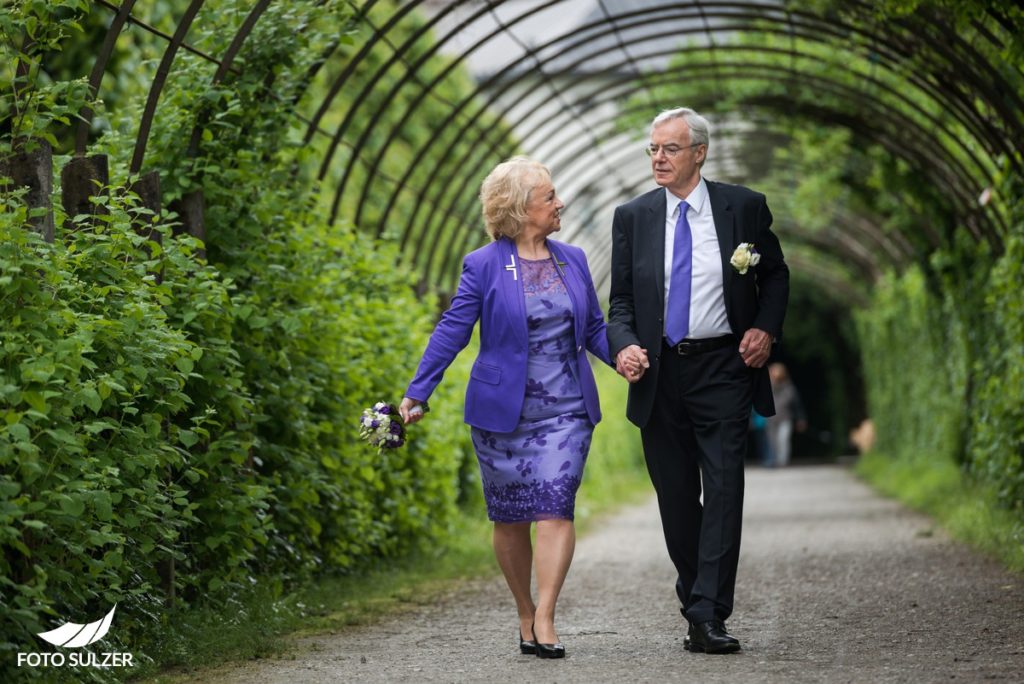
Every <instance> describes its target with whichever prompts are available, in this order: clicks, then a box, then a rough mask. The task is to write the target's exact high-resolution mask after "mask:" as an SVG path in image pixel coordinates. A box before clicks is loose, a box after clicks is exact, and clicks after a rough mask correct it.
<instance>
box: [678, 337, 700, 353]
mask: <svg viewBox="0 0 1024 684" xmlns="http://www.w3.org/2000/svg"><path fill="white" fill-rule="evenodd" d="M676 353H677V354H679V355H680V356H689V355H690V354H696V353H697V345H696V344H695V343H693V342H688V341H686V340H680V341H679V343H677V344H676Z"/></svg>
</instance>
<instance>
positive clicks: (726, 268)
mask: <svg viewBox="0 0 1024 684" xmlns="http://www.w3.org/2000/svg"><path fill="white" fill-rule="evenodd" d="M705 183H706V184H707V187H708V199H709V200H710V201H711V215H712V217H713V218H714V220H715V233H717V234H718V249H719V251H721V253H722V284H723V288H722V289H723V291H724V294H725V308H726V312H727V313H731V312H729V311H728V310H729V302H731V301H732V298H731V297H730V294H731V292H732V270H733V269H732V265H731V264H730V263H729V260H730V259H732V252H733V250H734V249H735V246H736V244H737V241H736V215H735V214H734V213H733V211H732V207H731V206H729V201H728V199H726V197H725V195H724V194H723V193H722V192H721V190H720V188H719V187H718V183H715V182H714V181H709V180H705Z"/></svg>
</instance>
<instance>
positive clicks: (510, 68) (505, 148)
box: [65, 0, 1024, 384]
mask: <svg viewBox="0 0 1024 684" xmlns="http://www.w3.org/2000/svg"><path fill="white" fill-rule="evenodd" d="M90 4H91V7H90V13H89V21H88V23H87V24H86V26H87V33H88V35H89V36H90V48H91V49H90V50H89V51H86V52H85V53H82V55H80V58H82V57H83V55H84V56H85V57H84V58H82V59H81V61H80V63H79V65H78V67H79V69H80V75H81V76H85V75H86V73H87V74H88V78H89V88H90V94H91V95H95V96H97V97H98V98H99V99H100V100H101V101H103V103H104V104H105V107H106V111H105V113H104V114H103V117H101V118H104V120H102V121H97V120H96V118H95V117H94V116H93V114H92V110H91V108H86V109H84V110H83V111H82V117H81V120H80V121H79V122H77V123H76V124H75V126H76V131H75V133H74V135H73V136H69V139H70V138H71V137H73V139H74V144H73V154H74V159H73V160H72V163H76V162H81V159H82V158H84V157H85V155H86V154H88V152H89V149H90V144H91V142H92V141H93V140H95V139H96V138H97V137H98V136H100V135H102V134H103V133H104V132H105V131H106V130H108V129H109V128H110V127H111V121H112V119H113V118H114V117H115V116H116V107H117V105H118V97H119V92H118V89H117V85H116V81H117V79H118V78H119V77H120V76H121V75H122V74H121V73H120V72H121V71H123V70H126V69H136V70H138V71H139V72H141V73H145V74H146V76H145V77H142V78H143V80H146V81H147V93H146V98H145V105H144V106H140V107H139V108H138V109H137V110H136V119H135V120H134V121H133V122H132V124H131V125H130V126H129V127H128V129H125V130H127V132H126V135H131V136H134V138H135V143H134V146H133V152H132V154H131V158H130V159H124V160H123V161H122V162H120V164H121V166H122V167H123V168H120V169H112V170H111V171H110V174H111V175H112V176H114V177H118V176H123V177H125V178H127V179H129V180H132V182H134V183H135V187H137V188H139V191H140V193H142V194H145V193H144V192H143V189H144V188H145V187H146V183H145V182H143V181H144V180H145V179H146V178H149V179H150V181H151V183H152V182H157V178H158V181H159V182H158V183H157V184H158V185H159V186H160V187H161V188H162V195H163V197H162V200H163V203H164V205H165V206H166V205H168V204H170V206H171V207H172V208H173V209H175V210H177V211H178V213H179V214H180V215H181V220H182V221H183V223H184V225H185V228H186V229H187V230H189V231H190V232H193V233H194V234H196V235H198V236H201V237H203V238H205V239H207V240H208V241H210V242H211V248H214V249H215V248H216V236H215V235H213V234H208V231H207V229H206V225H205V224H206V223H207V222H208V220H207V218H206V216H204V213H205V212H207V210H208V209H211V208H210V207H206V205H205V204H204V198H203V193H202V189H201V185H202V181H201V178H202V176H203V170H202V169H203V168H204V164H208V163H209V162H208V161H206V162H204V163H203V164H199V163H196V164H194V165H193V166H192V167H190V168H189V169H188V174H187V175H188V176H189V180H188V181H185V182H183V181H182V179H181V177H180V176H179V174H172V173H170V172H169V170H168V169H167V168H160V167H159V164H157V165H150V164H149V159H150V157H149V156H147V146H149V145H150V143H151V137H152V133H153V131H154V129H159V128H160V127H165V128H166V127H168V126H169V125H171V122H170V121H169V120H168V118H167V117H168V116H169V115H167V114H165V111H166V108H167V104H166V103H167V102H168V101H174V100H175V99H176V98H178V97H179V96H178V95H176V91H175V88H176V87H177V86H178V85H179V84H178V80H179V78H178V76H177V71H178V69H179V66H180V65H181V64H182V63H183V62H191V63H193V64H198V65H200V67H202V65H205V69H206V71H207V73H206V76H205V78H206V79H207V80H208V82H209V84H210V89H211V92H214V93H215V92H216V89H217V88H218V87H219V86H220V85H221V84H226V83H229V82H231V81H232V80H238V79H244V78H247V77H250V78H252V77H259V78H262V79H263V83H264V89H265V90H264V96H265V97H266V98H267V99H268V100H270V101H271V102H273V103H274V106H276V107H278V108H281V109H286V110H287V111H288V112H289V113H290V116H291V126H292V130H291V133H290V135H291V137H292V138H294V140H293V143H294V144H296V145H301V146H302V147H304V148H305V149H306V151H307V152H306V156H305V164H304V165H303V166H302V167H301V168H298V167H297V168H296V169H295V171H294V173H293V180H294V182H296V183H298V184H303V183H304V184H307V185H308V186H309V187H311V188H313V187H315V188H316V189H317V191H316V193H315V196H316V200H315V201H316V202H317V203H318V205H319V207H320V211H322V212H323V214H324V215H325V216H327V217H328V220H329V222H330V223H332V224H346V225H354V226H355V227H356V229H357V230H358V231H360V233H362V234H365V235H373V236H374V237H375V238H378V239H382V240H385V241H389V242H393V243H395V244H396V245H398V247H399V250H400V253H401V259H402V260H403V261H404V262H405V263H407V264H408V265H410V266H411V267H412V268H413V269H414V271H415V272H416V274H417V277H418V280H419V283H420V289H421V291H425V290H428V289H432V290H435V291H437V292H440V293H442V294H443V293H450V292H451V291H452V290H453V288H454V285H455V283H456V282H457V278H458V273H459V264H460V259H461V255H463V254H464V253H466V252H467V251H469V250H471V249H473V248H475V247H476V246H479V245H480V244H483V242H484V241H485V236H484V234H483V231H482V230H481V229H480V221H479V218H478V215H479V211H478V204H477V199H476V191H477V188H478V187H479V183H480V181H481V179H482V177H483V176H484V175H485V174H486V172H487V171H488V170H489V169H490V168H491V167H492V166H493V165H494V164H495V163H496V162H498V161H500V160H501V159H503V158H507V157H509V156H511V155H513V154H519V153H525V154H528V155H530V156H533V157H535V158H537V159H539V160H541V161H543V162H544V163H546V164H547V165H548V166H549V167H550V168H551V170H552V173H553V177H554V179H555V182H556V185H557V186H558V188H559V190H560V193H561V194H562V196H563V198H564V200H565V201H566V202H567V205H568V206H567V211H568V215H567V221H566V228H565V229H564V232H563V235H562V237H563V238H564V239H566V240H568V241H570V242H573V243H575V244H578V245H580V246H582V247H583V248H584V249H585V250H586V251H587V254H588V256H589V259H590V264H591V268H592V270H593V272H594V277H595V281H596V283H597V286H598V290H599V292H604V291H605V290H606V288H607V276H608V270H609V259H610V241H609V239H608V232H609V226H610V218H611V213H612V211H613V209H614V207H615V206H616V205H617V204H619V203H622V202H624V201H626V200H627V199H629V198H630V197H632V196H634V195H636V194H638V193H639V192H641V191H643V190H645V189H646V188H648V187H649V186H650V185H651V183H650V176H649V168H648V163H647V160H646V158H645V156H644V154H643V152H642V147H643V144H644V141H645V137H646V122H647V121H649V120H650V118H651V117H652V115H653V114H654V113H656V112H658V111H660V110H661V109H664V108H667V107H671V106H678V105H686V106H691V107H693V108H695V109H697V110H698V111H701V112H702V113H705V114H707V115H708V116H709V118H710V119H711V120H712V123H713V124H714V127H715V128H714V133H713V141H712V145H711V150H710V154H709V162H708V164H707V167H706V169H705V175H706V176H707V177H710V178H715V179H718V180H723V181H727V182H734V183H740V184H744V185H748V186H752V187H755V188H757V189H759V190H762V191H764V192H766V194H768V195H769V201H770V205H771V206H772V207H773V210H774V213H775V218H776V223H775V225H776V229H777V231H778V233H779V234H780V236H781V237H782V240H783V244H784V247H785V248H786V252H787V257H788V260H789V262H790V264H791V267H792V270H793V273H794V278H795V281H796V282H798V283H805V284H806V285H807V287H808V290H809V291H813V292H814V295H813V297H812V299H814V301H816V302H817V305H816V306H818V307H824V309H822V310H829V311H833V310H834V311H837V312H840V313H839V314H838V315H839V316H840V318H843V317H844V316H845V313H842V312H848V311H849V310H850V309H851V308H852V307H856V306H858V305H862V304H864V303H865V302H866V301H868V298H869V295H870V292H871V290H872V287H873V284H874V283H875V282H876V281H877V280H878V278H880V277H882V275H883V274H884V273H887V272H896V273H899V272H901V271H902V270H903V269H905V268H906V267H908V266H909V265H914V264H917V265H920V266H922V267H924V268H925V269H926V271H928V270H930V266H929V260H930V259H931V258H932V256H933V255H934V253H935V252H936V250H938V249H940V248H942V247H944V246H950V245H957V244H961V243H964V242H966V243H969V244H975V245H984V246H985V249H986V250H988V252H989V253H991V254H994V255H998V254H1000V253H1001V252H1002V250H1003V242H1004V239H1005V236H1006V235H1007V234H1008V232H1009V231H1010V230H1011V229H1010V223H1011V220H1012V219H1011V217H1010V214H1009V209H1008V206H1007V203H1006V202H1005V201H1003V200H1004V198H1003V197H1001V196H1000V193H999V186H1000V183H1001V182H1002V180H1003V179H1004V178H1005V177H1006V176H1007V174H1011V173H1014V174H1016V173H1020V172H1021V171H1022V165H1024V163H1022V160H1021V155H1020V152H1021V146H1022V142H1021V141H1022V140H1024V99H1022V96H1021V93H1022V92H1024V88H1022V85H1024V74H1022V72H1021V69H1020V64H1021V62H1020V60H1019V55H1020V50H1021V41H1020V35H1021V29H1022V28H1024V19H1022V17H1021V14H1020V12H1019V10H1018V9H1017V8H1016V7H1015V5H1014V4H1013V3H1005V4H1004V3H985V2H966V3H955V2H931V3H924V2H922V3H897V2H892V3H869V2H857V1H851V2H818V3H787V2H771V1H755V2H711V1H703V0H696V1H692V2H668V1H665V0H645V1H643V2H632V1H627V0H531V1H524V0H505V1H502V0H490V1H488V2H482V1H480V0H410V1H408V2H393V1H388V0H366V1H365V2H354V1H350V2H310V3H276V2H273V1H272V0H259V1H258V2H248V3H247V2H205V1H204V0H191V1H190V2H185V1H184V0H181V1H178V2H160V3H139V2H135V1H134V0H124V1H123V2H121V3H116V2H112V1H108V0H96V1H95V2H93V3H90ZM211 26H216V31H213V30H211V28H210V27H211ZM275 26H276V27H278V30H280V27H281V26H287V27H288V28H287V30H289V31H291V32H293V33H295V34H299V35H302V34H308V35H309V36H310V39H309V40H308V41H306V43H305V44H304V50H305V51H306V58H305V61H302V60H301V59H299V58H298V57H297V58H296V61H295V64H292V65H290V66H292V67H294V69H293V71H291V72H289V71H288V70H287V68H285V69H280V68H278V67H279V66H280V64H272V63H271V64H268V63H264V64H262V67H263V69H264V73H260V74H255V73H253V72H254V71H256V70H258V68H259V66H260V64H259V62H258V60H256V59H254V58H253V53H254V52H256V53H258V52H259V50H260V49H261V46H262V45H264V44H265V43H266V42H267V41H268V36H273V35H274V33H273V28H272V27H275ZM204 29H205V33H204V32H203V31H204ZM140 33H141V34H144V35H146V36H148V38H149V39H150V40H149V42H148V43H146V44H147V45H149V46H150V53H149V55H148V56H149V61H148V62H132V61H130V60H129V61H126V60H125V59H124V55H125V54H127V53H128V52H130V50H131V49H132V48H133V47H135V46H138V45H141V44H142V43H143V42H145V41H140V37H139V36H140ZM277 59H278V60H279V61H280V59H281V56H280V55H278V56H277ZM154 64H155V65H156V66H155V68H154V67H153V65H154ZM289 76H290V79H291V80H290V81H287V82H286V80H285V79H286V78H287V77H289ZM147 79H148V80H147ZM112 82H114V83H113V84H112ZM230 103H231V99H230V98H228V97H220V98H218V97H217V96H213V97H211V98H209V101H208V102H206V103H203V105H202V106H196V107H195V110H194V119H193V120H192V121H191V122H186V123H185V124H183V123H182V121H181V120H180V118H179V119H175V120H174V121H173V124H174V125H175V126H177V127H181V132H180V133H179V136H180V150H179V153H180V154H179V156H181V157H184V158H190V159H196V160H198V159H200V158H201V157H202V156H203V147H204V141H206V140H208V139H209V138H208V137H205V136H210V135H211V134H212V135H215V134H216V122H217V120H218V118H219V117H221V116H222V115H224V114H225V111H223V108H226V107H229V106H230ZM219 108H221V109H219ZM186 129H187V130H188V132H187V133H185V132H184V131H185V130H186ZM300 141H301V142H300ZM65 147H66V148H67V149H65V151H67V152H71V151H72V149H71V148H72V145H71V143H70V142H68V143H67V144H66V145H65ZM84 172H85V173H87V174H89V173H93V171H90V170H88V169H86V170H85V171H84ZM153 172H156V174H155V175H154V174H153ZM147 174H148V175H147ZM172 175H173V176H176V177H173V178H172V177H170V176H172ZM104 177H105V175H104ZM151 194H152V191H151ZM157 194H160V193H157ZM808 315H811V314H808ZM821 327H822V326H819V328H821ZM856 374H857V371H855V370H848V371H847V376H848V377H847V380H848V381H850V382H852V380H850V378H853V377H854V376H856ZM846 384H849V382H847V383H846Z"/></svg>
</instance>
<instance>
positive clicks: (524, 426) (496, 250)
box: [399, 157, 610, 658]
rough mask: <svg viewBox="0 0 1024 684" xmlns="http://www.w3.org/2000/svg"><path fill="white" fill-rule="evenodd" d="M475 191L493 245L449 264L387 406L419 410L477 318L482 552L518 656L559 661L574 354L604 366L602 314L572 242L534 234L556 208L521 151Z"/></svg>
mask: <svg viewBox="0 0 1024 684" xmlns="http://www.w3.org/2000/svg"><path fill="white" fill-rule="evenodd" d="M480 201H481V203H482V205H483V215H484V222H485V224H486V226H487V232H488V233H489V234H490V236H491V238H492V239H493V242H491V244H489V245H487V246H486V247H482V248H480V249H478V250H476V251H474V252H472V253H470V254H469V255H467V256H466V258H465V260H464V261H463V265H462V278H461V280H460V281H459V288H458V291H457V292H456V294H455V297H454V298H453V299H452V303H451V307H450V308H449V309H448V311H446V312H445V313H444V315H443V316H442V317H441V320H440V321H439V322H438V324H437V328H436V329H435V330H434V333H433V334H432V335H431V337H430V342H429V343H428V344H427V349H426V351H425V352H424V353H423V359H422V360H421V361H420V365H419V368H418V369H417V371H416V377H414V378H413V380H412V383H410V385H409V389H408V391H407V392H406V395H405V398H404V399H403V400H402V404H401V406H400V407H399V411H400V412H401V414H402V418H403V419H404V420H405V422H406V423H410V422H414V421H417V420H419V419H420V418H422V416H423V413H422V411H420V410H418V409H417V408H416V407H417V405H419V404H421V403H422V402H425V401H426V400H427V398H428V397H429V396H430V394H431V393H432V392H433V391H434V388H435V387H437V384H438V383H439V382H440V381H441V377H442V375H443V373H444V371H445V369H446V368H447V367H448V366H449V365H450V364H451V362H452V361H453V360H454V359H455V356H456V355H457V354H458V353H459V352H460V351H462V349H463V348H464V347H465V346H466V345H467V344H468V343H469V339H470V336H471V334H472V332H473V327H474V326H475V325H476V323H477V321H479V322H480V354H479V356H478V357H477V359H476V362H475V363H474V364H473V369H472V371H471V373H470V380H469V386H468V387H467V389H466V415H465V418H466V422H467V423H469V425H470V426H471V427H472V436H473V446H474V448H475V449H476V454H477V459H478V461H479V463H480V475H481V479H482V480H483V486H484V497H485V499H486V501H487V515H488V517H489V518H490V519H491V520H492V521H493V522H494V553H495V555H496V556H497V560H498V564H499V565H500V566H501V570H502V572H503V573H504V575H505V579H506V580H507V581H508V586H509V588H510V589H511V590H512V595H513V596H514V597H515V601H516V607H517V609H518V611H519V641H520V650H521V652H522V653H527V654H536V655H537V656H539V657H542V658H561V657H564V655H565V648H564V647H563V646H562V645H561V643H559V640H558V635H557V634H556V632H555V603H556V601H557V600H558V593H559V591H560V590H561V588H562V582H563V581H564V580H565V576H566V573H567V572H568V571H569V564H570V562H571V561H572V555H573V549H574V548H575V544H576V533H575V529H574V527H573V522H572V521H573V508H574V506H575V502H576V490H577V488H578V487H579V485H580V479H581V478H582V476H583V465H584V463H585V462H586V460H587V452H588V451H589V450H590V437H591V434H592V433H593V431H594V425H595V424H596V423H597V422H598V421H599V420H600V419H601V412H600V406H599V404H598V398H597V386H596V385H595V384H594V375H593V372H592V371H591V368H590V364H589V362H588V360H587V351H590V352H591V353H592V354H594V355H595V356H597V357H598V358H599V359H601V360H602V361H604V362H605V363H609V364H610V360H609V357H608V343H607V340H606V339H605V322H604V316H603V314H602V312H601V307H600V305H599V304H598V301H597V293H596V292H595V291H594V284H593V281H592V279H591V276H590V270H589V269H588V267H587V259H586V256H584V254H583V250H581V249H579V248H578V247H572V246H570V245H567V244H564V243H560V242H555V241H554V240H550V239H548V237H549V236H550V235H551V234H552V233H554V232H556V231H557V230H559V228H560V227H561V219H560V212H561V210H562V208H563V207H564V206H565V205H564V204H562V202H561V200H559V199H558V196H557V195H556V194H555V188H554V186H553V185H552V182H551V175H550V173H549V172H548V170H547V169H546V168H545V167H544V166H543V165H541V164H539V163H537V162H535V161H531V160H529V159H526V158H523V157H515V158H513V159H510V160H508V161H506V162H503V163H501V164H499V165H498V166H497V167H496V168H495V169H494V170H493V171H491V173H490V174H489V175H488V176H487V178H486V179H485V180H484V182H483V186H482V187H481V189H480ZM534 522H535V523H537V543H536V549H534V548H533V547H532V546H531V543H530V524H531V523H534ZM533 565H535V566H536V570H537V590H538V600H537V602H536V603H534V600H533V596H532V593H531V590H530V578H531V566H533Z"/></svg>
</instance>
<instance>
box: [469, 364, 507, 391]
mask: <svg viewBox="0 0 1024 684" xmlns="http://www.w3.org/2000/svg"><path fill="white" fill-rule="evenodd" d="M469 376H470V377H471V378H473V379H474V380H479V381H480V382H485V383H487V384H488V385H497V384H499V383H500V382H501V368H500V367H499V366H492V365H491V364H489V363H480V362H479V361H477V362H476V363H475V364H473V370H471V371H470V373H469Z"/></svg>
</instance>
